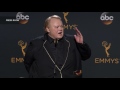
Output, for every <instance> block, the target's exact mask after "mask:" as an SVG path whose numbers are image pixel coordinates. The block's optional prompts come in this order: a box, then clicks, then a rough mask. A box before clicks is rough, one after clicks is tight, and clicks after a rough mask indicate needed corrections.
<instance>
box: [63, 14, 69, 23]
mask: <svg viewBox="0 0 120 90" xmlns="http://www.w3.org/2000/svg"><path fill="white" fill-rule="evenodd" d="M68 14H69V12H63V15H64V19H65V22H66V23H67V22H68V19H67V18H66V16H68Z"/></svg>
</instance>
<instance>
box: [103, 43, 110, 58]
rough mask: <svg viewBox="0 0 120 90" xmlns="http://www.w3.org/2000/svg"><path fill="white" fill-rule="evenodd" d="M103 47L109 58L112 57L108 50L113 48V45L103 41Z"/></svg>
mask: <svg viewBox="0 0 120 90" xmlns="http://www.w3.org/2000/svg"><path fill="white" fill-rule="evenodd" d="M102 46H103V47H104V48H105V53H106V55H107V57H110V54H109V52H108V50H109V49H110V47H111V43H109V44H108V43H107V42H106V41H103V42H102Z"/></svg>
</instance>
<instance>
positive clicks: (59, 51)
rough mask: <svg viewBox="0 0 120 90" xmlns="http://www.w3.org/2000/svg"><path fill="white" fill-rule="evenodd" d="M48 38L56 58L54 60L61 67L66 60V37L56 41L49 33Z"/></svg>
mask: <svg viewBox="0 0 120 90" xmlns="http://www.w3.org/2000/svg"><path fill="white" fill-rule="evenodd" d="M47 40H48V42H49V44H50V48H51V51H52V54H53V56H54V58H55V60H54V61H55V63H56V65H58V67H59V68H61V67H62V65H63V64H64V61H65V60H64V59H63V52H64V39H63V38H61V39H59V40H57V41H55V40H54V39H53V38H51V37H50V36H49V35H47Z"/></svg>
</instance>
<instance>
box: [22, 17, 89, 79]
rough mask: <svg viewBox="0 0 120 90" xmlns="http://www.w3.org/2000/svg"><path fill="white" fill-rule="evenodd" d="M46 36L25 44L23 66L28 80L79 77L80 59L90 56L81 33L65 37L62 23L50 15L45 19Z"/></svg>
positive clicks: (58, 18) (59, 19)
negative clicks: (26, 45)
mask: <svg viewBox="0 0 120 90" xmlns="http://www.w3.org/2000/svg"><path fill="white" fill-rule="evenodd" d="M44 27H45V32H46V33H45V34H44V35H43V36H40V37H37V38H35V39H34V40H32V41H31V42H30V44H29V45H28V48H27V51H26V55H25V58H24V65H25V67H26V70H27V71H28V73H29V78H81V76H82V64H81V60H87V59H89V58H90V56H91V49H90V48H89V46H88V44H87V43H85V42H84V41H83V36H82V34H81V33H80V31H79V30H78V29H77V28H75V31H76V35H74V36H72V35H65V34H64V27H63V23H62V20H61V18H60V17H59V16H57V15H53V16H50V17H48V18H47V19H46V20H45V25H44Z"/></svg>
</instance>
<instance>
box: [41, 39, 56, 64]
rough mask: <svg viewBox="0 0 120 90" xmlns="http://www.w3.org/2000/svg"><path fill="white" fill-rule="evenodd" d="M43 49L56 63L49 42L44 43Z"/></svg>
mask: <svg viewBox="0 0 120 90" xmlns="http://www.w3.org/2000/svg"><path fill="white" fill-rule="evenodd" d="M43 47H44V49H45V51H46V53H47V54H48V56H49V57H50V58H52V59H53V61H54V62H55V58H54V56H53V54H52V51H51V48H50V46H49V42H48V41H45V42H44V43H43Z"/></svg>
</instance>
